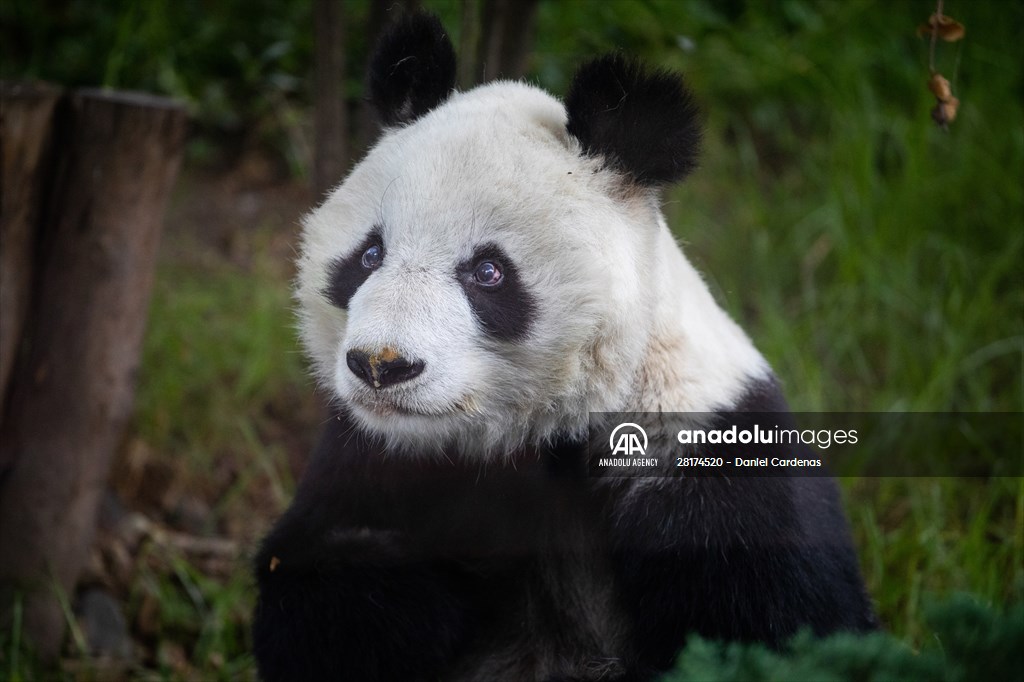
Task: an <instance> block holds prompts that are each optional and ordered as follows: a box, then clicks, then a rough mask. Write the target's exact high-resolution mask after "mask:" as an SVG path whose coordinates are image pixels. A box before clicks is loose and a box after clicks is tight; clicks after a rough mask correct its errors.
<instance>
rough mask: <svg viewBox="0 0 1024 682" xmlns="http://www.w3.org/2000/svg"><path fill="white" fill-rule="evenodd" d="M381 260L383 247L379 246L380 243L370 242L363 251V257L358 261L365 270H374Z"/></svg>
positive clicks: (382, 258)
mask: <svg viewBox="0 0 1024 682" xmlns="http://www.w3.org/2000/svg"><path fill="white" fill-rule="evenodd" d="M383 261H384V249H382V248H381V246H380V244H371V245H370V247H369V248H367V249H366V251H363V257H362V259H360V261H359V262H360V263H361V264H362V266H363V267H364V268H366V269H367V270H376V269H377V268H379V267H380V264H381V263H382V262H383Z"/></svg>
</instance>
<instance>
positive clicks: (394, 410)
mask: <svg viewBox="0 0 1024 682" xmlns="http://www.w3.org/2000/svg"><path fill="white" fill-rule="evenodd" d="M352 402H353V403H354V404H355V405H356V406H357V407H360V408H362V409H363V410H366V411H367V412H370V413H371V414H373V416H375V417H396V416H397V417H434V418H437V417H450V416H453V415H455V414H458V413H460V412H464V411H465V409H464V408H462V407H461V405H460V403H455V404H453V405H445V406H444V407H443V408H442V409H439V410H424V409H420V408H417V407H412V406H410V405H406V404H404V403H402V402H399V401H397V400H394V399H390V400H388V399H383V398H380V397H377V396H374V398H373V399H371V400H365V399H360V398H355V397H353V399H352Z"/></svg>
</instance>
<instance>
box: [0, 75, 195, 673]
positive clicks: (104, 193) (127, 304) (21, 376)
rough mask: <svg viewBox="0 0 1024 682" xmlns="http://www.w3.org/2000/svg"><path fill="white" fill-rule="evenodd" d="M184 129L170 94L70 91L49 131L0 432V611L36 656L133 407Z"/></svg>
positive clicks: (53, 630)
mask: <svg viewBox="0 0 1024 682" xmlns="http://www.w3.org/2000/svg"><path fill="white" fill-rule="evenodd" d="M65 118H66V120H64V119H65ZM185 127H186V115H185V112H184V109H183V108H181V107H180V106H178V105H177V104H175V103H173V102H171V101H169V100H165V99H161V98H155V97H147V96H144V95H131V94H118V93H110V92H103V91H88V90H83V91H77V92H75V93H73V94H72V95H70V96H69V97H68V101H67V116H66V117H62V121H61V124H60V127H59V129H58V130H57V131H56V137H55V139H56V141H57V142H56V144H57V147H56V150H55V153H56V170H55V172H56V175H55V179H54V185H53V189H52V191H51V192H50V193H49V196H48V199H47V204H48V206H47V210H46V212H45V213H46V215H47V216H48V217H47V218H46V221H45V223H44V225H43V233H42V240H41V242H40V250H39V259H38V262H39V264H40V265H39V273H38V276H37V277H36V282H37V285H36V292H35V294H34V296H33V302H32V309H31V311H30V313H29V316H28V321H27V324H26V328H25V336H24V338H23V341H22V343H24V344H25V345H26V350H27V352H25V353H23V354H22V355H21V357H20V358H19V360H18V363H17V365H16V367H15V375H14V379H13V385H12V390H11V393H10V395H9V398H8V399H9V404H8V411H7V418H6V419H5V420H4V423H3V426H2V429H0V461H4V462H6V466H5V467H4V470H3V475H2V478H0V557H3V560H2V561H0V585H2V587H3V594H2V595H0V597H2V601H0V609H4V610H8V609H10V607H11V604H12V603H13V601H12V600H13V599H14V597H15V595H16V594H20V595H21V596H20V599H21V600H22V608H23V618H24V620H23V632H24V635H25V636H26V638H27V639H30V640H31V641H32V643H33V645H34V646H35V647H36V649H37V650H38V651H39V653H40V654H41V655H42V656H44V657H47V658H52V657H54V656H56V655H57V654H58V653H59V651H60V645H61V642H62V640H63V635H64V629H65V618H64V615H63V611H62V608H61V604H60V599H61V598H63V596H67V598H68V599H70V595H72V594H73V589H74V585H75V581H76V579H77V578H78V575H79V572H80V570H81V568H82V565H83V563H84V561H85V559H86V557H87V553H88V550H89V547H90V545H91V543H92V540H93V533H94V530H95V520H96V512H97V507H98V502H99V499H100V496H101V494H102V490H103V487H104V485H105V482H106V480H107V476H108V473H109V467H110V462H111V460H112V456H113V454H114V452H115V449H116V448H117V447H118V445H119V443H120V441H121V439H122V437H123V433H124V428H125V425H126V423H127V420H128V418H129V416H130V414H131V411H132V400H133V393H134V380H135V374H136V370H137V368H138V362H139V355H140V350H141V345H142V338H143V332H144V329H145V322H146V312H147V308H148V305H149V296H150V291H151V288H152V283H153V276H154V269H155V261H156V251H157V245H158V241H159V235H160V230H161V227H162V223H163V214H164V209H165V207H166V203H167V199H168V195H169V193H170V190H171V187H172V185H173V182H174V178H175V176H176V174H177V170H178V166H179V163H180V159H181V152H182V146H183V142H184V137H185ZM61 595H63V596H61Z"/></svg>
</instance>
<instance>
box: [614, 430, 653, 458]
mask: <svg viewBox="0 0 1024 682" xmlns="http://www.w3.org/2000/svg"><path fill="white" fill-rule="evenodd" d="M620 432H621V433H620ZM641 439H643V440H642V441H641ZM608 447H610V448H611V450H612V454H613V455H625V456H627V457H636V456H641V457H642V456H644V455H646V454H647V432H646V431H644V429H643V427H642V426H640V425H639V424H634V423H632V422H626V423H624V424H619V425H618V426H616V427H615V430H614V431H612V435H611V437H610V438H609V439H608Z"/></svg>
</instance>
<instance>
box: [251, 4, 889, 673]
mask: <svg viewBox="0 0 1024 682" xmlns="http://www.w3.org/2000/svg"><path fill="white" fill-rule="evenodd" d="M454 80H455V56H454V52H453V49H452V46H451V43H450V41H449V39H448V38H447V36H446V35H445V32H444V30H443V28H442V26H441V24H440V23H439V21H438V20H437V19H436V18H434V17H432V16H429V15H424V14H413V15H409V16H407V17H406V18H404V19H403V20H401V21H399V22H398V23H396V24H395V25H394V26H393V27H392V28H391V29H390V30H389V31H388V32H387V33H386V34H385V35H384V37H383V38H382V39H381V41H380V43H379V45H378V47H377V48H376V52H375V54H374V55H373V57H372V61H371V66H370V73H369V84H368V85H369V92H370V98H371V100H372V103H373V105H374V106H375V107H376V109H377V111H378V113H379V115H380V118H381V121H382V123H383V125H384V130H383V134H382V136H381V137H380V139H379V141H378V142H377V143H376V144H375V146H374V147H373V148H372V149H371V150H370V151H369V153H368V154H367V155H366V157H365V158H364V159H363V160H362V161H361V162H360V163H359V164H358V165H357V166H356V167H355V168H354V170H352V172H351V174H350V175H349V176H348V177H347V179H345V181H344V182H343V183H342V184H341V185H340V186H339V187H337V188H336V189H335V190H334V191H333V192H332V193H330V195H329V196H328V197H327V198H326V200H325V201H324V202H323V204H322V205H320V206H319V207H318V208H316V209H315V210H314V211H313V212H312V213H311V214H310V215H309V216H308V217H306V218H305V220H304V230H303V236H302V244H301V252H300V256H299V260H298V271H299V272H298V276H297V293H296V296H297V300H298V303H299V309H300V329H301V335H302V339H303V341H304V345H305V347H306V349H307V350H308V353H309V355H310V357H311V359H312V365H313V367H314V369H315V373H316V376H317V378H318V380H319V382H320V384H321V386H322V388H323V389H324V390H325V391H326V392H327V393H328V395H330V396H331V404H332V416H331V419H330V421H329V423H328V424H327V426H326V429H325V430H324V433H323V436H322V439H321V440H320V442H319V445H318V447H317V448H316V450H315V452H314V453H313V455H312V458H311V460H310V463H309V466H308V470H307V471H306V472H305V474H304V476H303V478H302V480H301V482H300V484H299V486H298V490H297V493H296V495H295V499H294V501H293V502H292V504H291V506H290V507H289V508H288V510H287V511H286V512H285V513H284V515H283V516H282V517H281V518H280V520H279V521H278V522H277V524H276V526H275V527H274V528H273V529H272V531H271V532H270V533H269V535H268V536H267V538H266V539H265V540H264V542H263V544H262V547H261V548H260V550H259V552H258V555H257V556H256V558H255V572H256V579H257V582H258V588H259V599H258V605H257V608H256V613H255V619H254V626H253V639H254V650H255V658H256V660H257V663H258V668H259V672H260V675H261V676H262V678H263V679H264V680H267V681H268V682H276V681H278V680H451V681H456V682H468V681H477V682H484V681H487V682H491V681H495V680H499V681H501V680H511V681H530V680H539V681H546V682H554V681H556V680H645V679H651V678H652V677H654V676H656V675H657V674H658V673H659V672H660V671H664V670H665V669H667V668H668V667H670V666H671V664H672V662H673V660H674V658H675V657H676V656H677V655H678V652H679V651H680V649H681V648H682V647H683V646H684V644H685V642H686V639H687V637H688V636H689V635H691V634H697V635H701V636H704V637H706V638H711V639H716V640H729V641H732V640H735V641H757V642H764V643H766V644H768V645H770V646H774V647H779V646H782V645H783V644H784V643H785V641H786V640H787V638H788V637H790V636H791V635H793V634H794V633H796V632H797V631H798V630H800V629H802V628H807V629H809V630H810V631H812V632H814V633H817V634H826V633H830V632H834V631H838V630H847V631H863V630H868V629H871V628H873V627H875V617H874V615H873V612H872V607H871V604H870V600H869V598H868V597H867V595H866V592H865V589H864V586H863V583H862V580H861V578H860V575H859V571H858V567H857V560H856V556H855V554H854V551H853V549H852V545H851V541H850V539H849V534H848V528H847V525H846V521H845V519H844V516H843V513H842V511H841V509H840V503H839V498H838V495H837V491H836V488H835V485H834V483H833V482H832V481H831V480H830V479H827V478H727V477H682V476H678V475H673V472H672V471H669V470H666V471H665V472H664V475H661V476H642V477H630V476H608V477H605V476H600V475H593V473H592V470H591V468H590V467H589V466H588V461H587V458H588V457H589V454H588V453H589V449H588V447H587V446H586V441H587V438H588V415H589V414H591V413H601V412H669V411H671V412H693V413H701V414H742V413H745V412H774V413H784V412H785V411H786V410H787V408H786V403H785V400H784V399H783V397H782V395H781V393H780V390H779V384H778V382H777V380H776V379H775V377H774V375H773V373H772V371H771V369H770V368H769V366H768V364H767V363H766V361H765V360H764V358H763V357H762V356H761V355H760V354H759V353H758V351H757V350H755V348H754V346H753V345H752V343H751V341H750V340H749V339H748V337H747V336H746V335H745V334H744V332H743V331H742V330H741V329H740V328H739V327H738V326H737V325H736V324H735V323H734V322H733V321H732V320H731V319H730V318H729V316H728V315H727V314H726V313H725V312H723V311H722V309H720V308H719V306H718V305H717V304H716V303H715V300H714V299H713V297H712V295H711V294H710V293H709V291H708V288H707V286H706V285H705V284H704V282H703V281H702V279H701V277H700V275H699V274H698V273H697V272H696V270H695V269H694V268H693V267H692V266H691V265H690V263H689V262H688V261H687V260H686V258H685V257H684V256H683V253H682V251H681V250H680V247H679V245H678V244H677V243H676V242H675V241H674V239H673V237H672V235H671V234H670V232H669V229H668V227H667V226H666V223H665V220H664V218H663V216H662V214H661V211H660V208H659V199H658V196H659V194H658V192H659V190H660V189H661V188H664V187H665V186H667V185H669V184H671V183H674V182H677V181H679V180H680V179H682V178H683V177H684V176H685V175H686V174H687V173H689V172H690V171H691V170H692V169H693V167H694V165H695V158H696V150H697V146H698V143H699V138H700V131H699V124H698V113H697V110H696V107H695V106H694V104H693V102H692V101H691V96H690V95H689V94H688V92H687V90H686V89H685V87H684V85H683V83H682V81H681V80H680V78H679V77H678V76H677V75H675V74H673V73H669V72H666V71H650V70H646V69H644V68H643V67H642V66H640V65H639V64H637V63H636V62H634V61H631V60H629V59H626V58H624V57H622V56H619V55H611V56H606V57H602V58H599V59H596V60H595V61H592V62H590V63H587V64H585V65H583V66H582V67H580V68H579V70H578V72H577V73H576V74H575V77H574V80H573V82H572V85H571V87H570V89H569V93H568V95H567V97H566V100H565V103H564V104H563V103H562V102H560V101H559V100H557V99H555V98H554V97H552V96H551V95H549V94H547V93H546V92H544V91H542V90H540V89H538V88H536V87H533V86H530V85H527V84H524V83H519V82H507V81H502V82H495V83H491V84H487V85H482V86H480V87H476V88H474V89H472V90H469V91H468V92H458V91H456V90H455V89H454Z"/></svg>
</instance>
